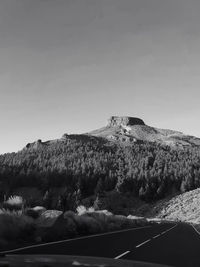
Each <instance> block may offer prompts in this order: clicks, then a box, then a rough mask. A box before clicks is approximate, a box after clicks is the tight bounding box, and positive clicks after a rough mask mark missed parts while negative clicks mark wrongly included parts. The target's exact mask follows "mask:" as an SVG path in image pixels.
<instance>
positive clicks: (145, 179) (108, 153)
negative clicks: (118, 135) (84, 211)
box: [0, 135, 200, 209]
mask: <svg viewBox="0 0 200 267" xmlns="http://www.w3.org/2000/svg"><path fill="white" fill-rule="evenodd" d="M17 187H37V188H38V189H40V190H41V191H42V192H43V194H44V200H46V201H47V200H48V198H49V194H50V192H51V189H52V188H56V187H63V188H66V190H65V192H64V193H63V195H62V196H58V198H59V199H58V203H59V205H61V206H63V205H64V206H65V205H68V204H67V203H69V201H67V200H69V199H74V203H77V202H78V201H81V199H83V198H86V197H88V196H91V195H93V194H96V195H98V194H101V193H103V192H105V191H111V190H117V191H119V192H121V193H127V192H128V193H131V194H132V195H134V196H135V197H139V198H141V199H144V200H145V201H153V200H157V199H160V198H163V197H165V196H166V195H168V194H170V193H172V192H174V191H177V192H178V191H181V192H185V191H188V190H191V189H195V188H198V187H200V149H199V148H194V147H193V148H192V147H191V148H185V149H177V148H176V149H175V148H173V147H168V146H162V145H159V144H156V143H147V142H146V143H140V144H137V143H134V144H132V145H123V144H122V143H121V144H117V143H114V142H109V141H106V140H105V139H102V138H97V137H89V136H83V135H70V136H68V137H67V138H65V139H63V140H62V141H61V140H60V141H55V142H50V143H42V142H40V143H39V145H38V146H37V147H35V146H32V145H28V146H27V148H25V149H23V150H22V151H20V152H18V153H9V154H4V155H1V156H0V194H1V196H3V195H5V194H8V195H9V194H11V193H12V191H13V190H14V189H15V188H17ZM68 208H70V207H68ZM65 209H67V208H66V207H65Z"/></svg>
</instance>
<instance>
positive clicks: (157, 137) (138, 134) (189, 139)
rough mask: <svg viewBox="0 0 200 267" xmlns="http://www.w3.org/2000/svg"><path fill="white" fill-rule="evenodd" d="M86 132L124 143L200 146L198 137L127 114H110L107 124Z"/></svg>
mask: <svg viewBox="0 0 200 267" xmlns="http://www.w3.org/2000/svg"><path fill="white" fill-rule="evenodd" d="M88 134H89V135H92V136H99V137H104V138H107V139H109V140H113V141H120V142H126V143H134V142H140V141H143V142H146V141H148V142H157V143H160V144H163V145H169V146H179V147H187V146H200V138H197V137H194V136H189V135H185V134H183V133H182V132H178V131H173V130H166V129H158V128H155V127H151V126H148V125H146V124H145V123H144V121H143V120H141V119H139V118H134V117H127V116H125V117H124V116H122V117H118V116H112V117H111V118H109V120H108V124H107V126H105V127H103V128H100V129H97V130H95V131H92V132H89V133H88Z"/></svg>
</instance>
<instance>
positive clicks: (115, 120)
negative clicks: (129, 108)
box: [108, 116, 145, 127]
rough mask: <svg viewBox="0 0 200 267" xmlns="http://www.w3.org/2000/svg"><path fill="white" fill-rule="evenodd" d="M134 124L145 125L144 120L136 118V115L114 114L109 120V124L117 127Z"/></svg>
mask: <svg viewBox="0 0 200 267" xmlns="http://www.w3.org/2000/svg"><path fill="white" fill-rule="evenodd" d="M122 125H123V126H132V125H145V123H144V121H143V120H141V119H139V118H135V117H127V116H125V117H124V116H123V117H118V116H112V117H110V118H109V120H108V126H110V127H115V126H122Z"/></svg>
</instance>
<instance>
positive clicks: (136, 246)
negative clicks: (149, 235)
mask: <svg viewBox="0 0 200 267" xmlns="http://www.w3.org/2000/svg"><path fill="white" fill-rule="evenodd" d="M149 241H151V239H148V240H146V241H144V242H142V243H141V244H139V245H137V246H136V248H139V247H141V246H143V245H144V244H146V243H148V242H149Z"/></svg>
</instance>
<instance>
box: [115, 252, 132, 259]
mask: <svg viewBox="0 0 200 267" xmlns="http://www.w3.org/2000/svg"><path fill="white" fill-rule="evenodd" d="M128 253H130V251H129V250H127V251H126V252H124V253H122V254H120V255H119V256H117V257H115V258H114V259H115V260H117V259H120V258H122V257H123V256H125V255H126V254H128Z"/></svg>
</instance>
